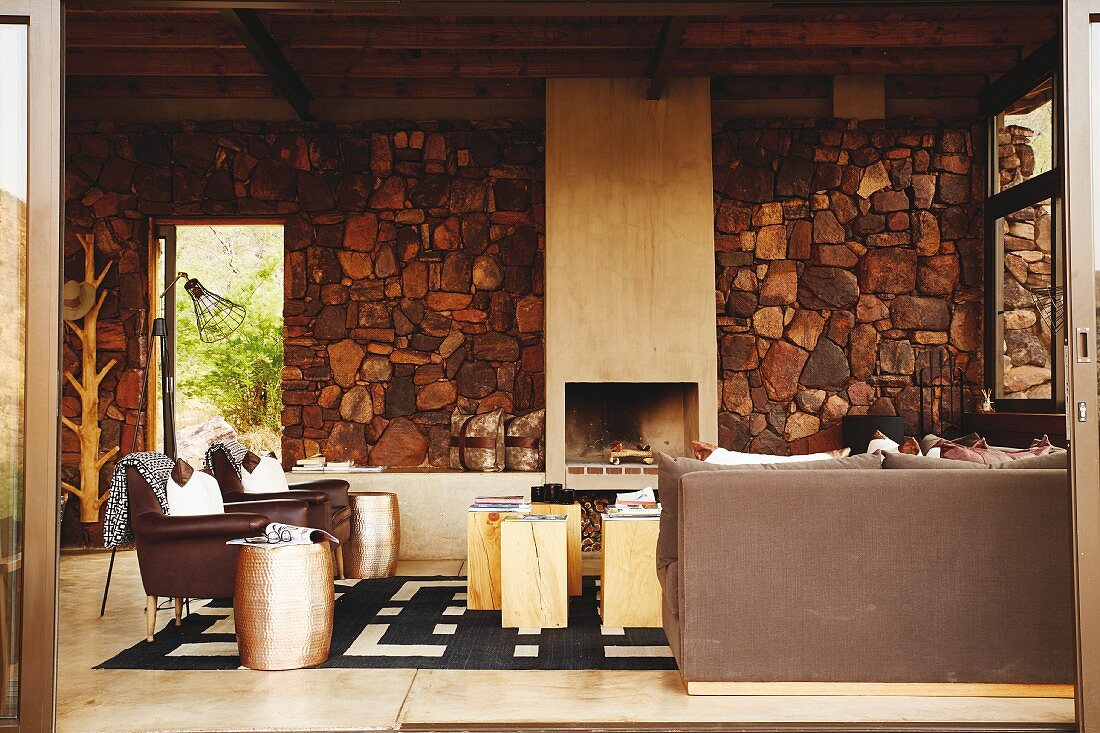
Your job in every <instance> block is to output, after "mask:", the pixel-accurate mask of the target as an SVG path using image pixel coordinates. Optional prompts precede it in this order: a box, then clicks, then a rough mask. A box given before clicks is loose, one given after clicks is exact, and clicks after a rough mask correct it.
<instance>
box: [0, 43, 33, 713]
mask: <svg viewBox="0 0 1100 733" xmlns="http://www.w3.org/2000/svg"><path fill="white" fill-rule="evenodd" d="M26 202H27V28H26V26H23V25H3V24H0V314H2V316H3V317H2V318H0V716H2V717H14V716H15V715H16V713H17V710H18V706H17V703H18V693H19V674H18V670H19V656H18V655H19V644H18V639H19V618H20V614H21V603H20V598H21V594H22V576H21V573H20V568H21V566H22V559H23V538H22V524H23V517H22V511H23V492H24V484H23V386H24V376H25V374H24V368H25V365H24V358H25V353H24V343H25V332H26V323H25V312H26V308H25V304H26V291H25V282H26V279H25V274H26V254H27V203H26Z"/></svg>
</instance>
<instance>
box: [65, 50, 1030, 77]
mask: <svg viewBox="0 0 1100 733" xmlns="http://www.w3.org/2000/svg"><path fill="white" fill-rule="evenodd" d="M1016 57H1017V54H1016V50H1015V49H1013V48H1011V47H1008V48H1003V49H990V48H980V49H967V48H954V49H941V50H939V51H937V52H935V53H929V52H928V51H927V50H925V49H919V48H916V49H875V50H868V51H866V52H864V53H862V54H854V53H851V52H849V51H847V50H845V51H841V50H837V49H811V48H806V49H799V50H791V49H750V50H741V49H735V50H730V51H722V52H714V51H688V50H686V49H682V50H681V51H680V52H679V53H678V54H676V56H675V57H674V59H673V61H672V65H671V69H670V74H671V75H672V76H712V77H713V76H748V75H753V74H761V75H765V76H805V75H819V76H820V75H832V74H855V73H861V74H888V75H899V74H916V75H939V74H966V75H985V74H992V73H1003V72H1004V71H1006V70H1008V69H1010V68H1012V66H1013V65H1014V64H1015V63H1016ZM67 58H68V64H67V73H68V74H69V75H70V76H110V75H122V76H173V75H180V76H260V75H262V74H263V73H264V72H263V70H262V69H260V68H259V67H258V66H257V64H256V61H255V60H254V59H253V58H252V56H251V55H250V54H249V52H248V51H245V50H244V49H163V50H160V51H158V52H157V53H155V54H149V53H148V52H146V51H142V50H137V49H81V48H75V49H70V50H69V52H68V56H67ZM290 58H291V61H292V62H293V64H294V68H295V69H297V71H298V73H300V74H301V75H302V76H304V77H341V78H420V77H451V78H459V77H464V76H468V77H488V78H508V77H511V78H529V77H555V76H564V77H568V76H576V77H593V76H595V77H599V76H634V77H644V76H646V75H647V74H649V72H650V71H651V64H652V59H651V57H650V54H649V53H646V52H642V51H631V50H626V51H621V52H611V51H592V52H532V53H527V54H523V53H516V52H500V53H491V52H475V51H469V52H459V53H428V52H425V53H421V54H417V53H397V52H386V51H356V50H348V49H334V50H330V51H327V52H325V53H316V52H310V51H308V50H306V51H302V52H293V53H292V54H291V57H290Z"/></svg>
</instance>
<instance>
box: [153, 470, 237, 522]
mask: <svg viewBox="0 0 1100 733" xmlns="http://www.w3.org/2000/svg"><path fill="white" fill-rule="evenodd" d="M167 491H168V512H169V514H171V515H172V516H174V517H192V516H195V515H198V514H225V504H224V503H222V492H221V489H219V488H218V480H217V479H215V478H214V477H213V476H211V475H210V474H208V473H203V472H202V471H195V472H194V473H192V474H191V478H189V479H187V481H185V482H184V483H183V485H180V484H177V483H176V482H175V481H174V480H173V479H172V477H171V476H169V477H168V487H167Z"/></svg>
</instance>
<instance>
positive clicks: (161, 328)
mask: <svg viewBox="0 0 1100 733" xmlns="http://www.w3.org/2000/svg"><path fill="white" fill-rule="evenodd" d="M180 280H183V281H184V284H183V289H184V290H185V291H186V292H187V294H188V295H190V296H191V301H192V303H193V304H194V306H195V325H196V326H197V327H198V330H199V340H200V341H202V342H203V343H207V344H211V343H214V342H215V341H221V340H222V339H226V338H229V335H230V334H231V333H233V332H234V331H236V330H237V328H239V327H240V325H241V324H242V323H243V322H244V316H245V309H244V306H240V305H237V304H236V303H234V302H233V301H231V300H228V299H226V298H223V297H221V296H220V295H215V294H214V293H211V292H210V291H209V290H207V289H206V288H204V287H203V286H202V283H200V282H199V281H198V280H196V279H195V278H193V277H188V276H187V273H186V272H181V273H179V274H178V275H176V279H175V280H173V281H172V282H171V283H169V284H168V287H167V288H165V289H164V292H163V293H161V294H160V297H162V298H163V297H164V296H165V295H167V294H168V293H169V292H170V291H171V290H172V288H174V287H175V285H176V283H177V282H179V281H180ZM158 341H159V343H160V345H159V348H158V347H157V342H158ZM156 353H159V354H160V392H161V412H162V419H163V426H164V427H163V430H164V453H165V455H167V456H169V457H171V458H175V457H176V389H175V378H174V377H173V370H172V368H171V367H172V349H171V341H170V340H169V338H168V321H167V320H166V319H164V318H163V317H159V318H154V319H153V326H152V329H151V331H150V339H149V347H148V349H147V350H146V352H145V369H144V371H143V372H142V375H141V397H140V398H139V399H138V409H137V420H136V422H135V424H134V434H133V436H132V438H131V440H130V450H129V451H127V453H133V452H134V451H136V450H137V442H138V433H139V432H140V430H141V419H142V417H143V416H144V414H145V407H146V405H147V404H148V397H149V395H148V391H149V369H151V368H152V366H153V355H154V354H156ZM117 552H118V548H117V547H112V548H111V562H110V564H109V565H108V566H107V580H106V582H105V583H104V584H103V601H102V602H101V603H100V604H99V615H100V616H102V615H103V614H104V613H105V612H106V611H107V594H108V593H109V592H110V590H111V576H112V575H113V574H114V570H115V554H116V553H117Z"/></svg>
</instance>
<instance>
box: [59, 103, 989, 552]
mask: <svg viewBox="0 0 1100 733" xmlns="http://www.w3.org/2000/svg"><path fill="white" fill-rule="evenodd" d="M68 133H69V134H68V140H67V149H68V169H67V207H66V234H67V236H66V276H67V277H80V274H81V272H82V270H81V265H82V263H81V252H80V248H79V246H78V244H77V242H76V241H75V238H74V235H75V233H77V232H92V233H94V235H95V238H96V245H97V258H98V263H99V265H100V266H102V265H103V264H105V263H106V262H107V261H108V260H110V261H112V262H113V263H114V266H113V267H112V269H111V271H110V273H109V274H108V277H107V281H106V283H105V286H104V287H105V289H106V290H107V292H108V296H107V301H106V304H105V306H104V309H103V313H102V316H101V320H100V332H99V334H100V337H99V356H100V360H101V361H102V362H103V363H104V364H105V363H106V362H107V361H108V360H110V359H116V360H117V361H118V365H117V366H116V367H115V368H114V369H112V370H111V372H110V373H109V374H108V376H107V379H106V380H105V381H104V383H103V386H102V389H101V410H102V412H101V419H102V425H103V447H104V448H109V447H111V446H114V445H120V444H121V445H128V443H129V437H130V435H131V431H132V429H133V425H134V424H135V422H136V414H135V411H136V408H137V401H138V393H139V390H140V374H141V369H142V367H143V363H142V359H143V355H144V351H145V348H146V344H145V342H144V340H143V339H142V337H141V330H142V327H143V323H144V319H145V314H146V313H147V312H148V308H149V302H148V289H149V283H148V277H147V272H148V266H149V262H148V229H147V225H148V221H149V219H150V217H152V218H156V217H181V216H196V217H201V216H213V217H225V216H237V215H241V216H265V217H278V218H280V219H283V220H285V222H286V227H285V244H286V251H285V254H286V266H285V288H286V300H285V305H284V315H285V354H286V368H285V372H284V375H283V376H284V379H283V390H284V392H283V394H284V403H285V404H284V410H283V415H282V417H283V425H284V440H283V449H284V460H285V461H286V462H287V463H290V462H292V461H293V460H295V459H296V458H298V457H300V456H302V455H305V454H309V453H313V452H315V451H323V452H325V453H326V454H327V455H328V456H329V457H330V458H349V459H353V460H356V461H362V462H366V461H373V462H376V463H383V464H388V465H399V464H412V465H418V464H430V465H437V466H439V465H445V464H446V463H447V442H448V431H447V422H448V420H447V418H448V416H449V414H450V411H451V410H452V409H453V408H454V407H456V406H458V407H462V408H465V409H468V410H476V411H487V410H491V409H495V408H497V407H500V408H503V409H505V410H506V411H508V412H517V413H518V412H524V411H527V410H530V409H533V408H536V407H540V406H542V405H543V404H544V392H545V381H544V354H543V317H542V310H543V293H544V283H543V248H544V216H543V177H544V163H543V154H544V153H543V140H544V138H543V131H542V129H541V127H540V126H538V125H534V124H529V123H514V122H513V123H507V122H505V123H467V122H431V123H415V124H414V123H406V122H400V123H396V122H386V123H381V122H380V123H370V124H363V125H357V126H339V127H331V126H317V125H307V124H299V123H286V124H264V123H251V122H239V121H238V122H230V123H204V124H201V125H192V124H180V125H175V126H149V125H122V124H115V123H109V122H102V123H76V124H72V125H70V126H69V130H68ZM982 134H983V133H982V132H981V127H980V126H977V125H974V124H972V123H971V122H966V121H964V122H959V123H950V124H944V123H935V122H927V123H926V122H920V121H892V122H890V123H888V124H883V123H878V124H860V123H850V122H844V121H836V120H826V121H813V120H808V121H807V120H790V121H788V120H771V121H728V122H725V123H722V124H719V125H717V126H716V131H715V134H714V138H713V143H714V188H715V201H714V203H715V261H716V271H715V276H716V289H715V299H716V308H717V338H718V345H719V355H720V364H719V369H720V380H721V384H720V385H719V386H720V395H721V398H722V401H721V405H720V411H719V416H718V418H719V427H720V441H721V444H722V445H723V446H726V447H730V448H736V449H751V450H754V451H759V452H765V453H785V452H787V451H789V446H790V443H791V442H792V441H795V440H798V439H799V438H802V437H805V436H808V435H812V434H814V433H816V432H818V431H820V430H822V429H825V428H828V427H830V426H832V425H835V424H837V423H838V422H839V421H840V419H841V418H842V417H843V416H844V415H845V414H849V413H852V414H860V413H868V412H871V413H878V414H895V413H897V414H901V415H904V416H905V417H906V420H907V423H908V424H909V427H910V429H911V430H912V429H914V428H915V424H916V415H917V409H918V406H917V405H918V400H917V392H916V388H915V377H914V373H915V371H916V368H917V363H918V360H919V358H920V355H921V352H922V350H925V349H943V350H947V351H949V352H951V353H953V354H955V355H957V357H958V359H959V361H960V364H961V365H962V366H963V367H964V368H965V369H966V371H967V375H968V378H969V379H970V380H971V381H973V382H974V383H975V384H977V383H980V381H981V372H982V365H981V363H980V351H981V346H982V338H981V322H982V302H981V277H982V260H981V251H982V244H981V243H982V231H981V229H982V208H981V206H982V196H983V185H982V182H983V171H982V168H981V165H980V162H979V161H980V160H982V155H983V152H982V151H983V148H984V140H983V139H982V138H981V137H980V135H982ZM75 348H76V345H75V343H74V341H73V340H72V339H71V338H68V337H67V339H66V342H65V349H64V361H65V365H66V368H69V369H71V368H72V367H73V366H74V365H75V363H76V362H77V361H78V359H79V354H78V352H77V351H76V350H75ZM101 366H102V364H101ZM63 408H64V411H65V414H66V415H70V416H71V415H75V414H77V412H78V411H79V402H78V400H77V399H76V395H75V394H74V393H73V392H72V390H71V389H70V388H66V391H65V393H64V398H63ZM63 450H64V453H63V474H64V478H65V479H66V480H68V481H77V480H78V478H79V477H78V476H77V475H76V457H77V454H76V450H77V446H76V445H75V442H74V441H73V440H72V436H71V435H70V434H69V432H68V431H65V433H64V434H63ZM110 470H111V466H110V465H108V466H105V467H104V476H103V481H104V483H103V486H106V485H107V484H106V478H107V475H108V474H109V472H110ZM71 505H72V502H70V507H71ZM68 515H69V516H68V519H67V521H66V526H67V527H68V530H67V534H66V544H81V543H82V542H83V541H85V540H83V539H82V538H81V536H80V535H79V530H76V531H74V530H73V525H74V522H73V520H74V518H75V512H74V511H71V510H70V511H68Z"/></svg>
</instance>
